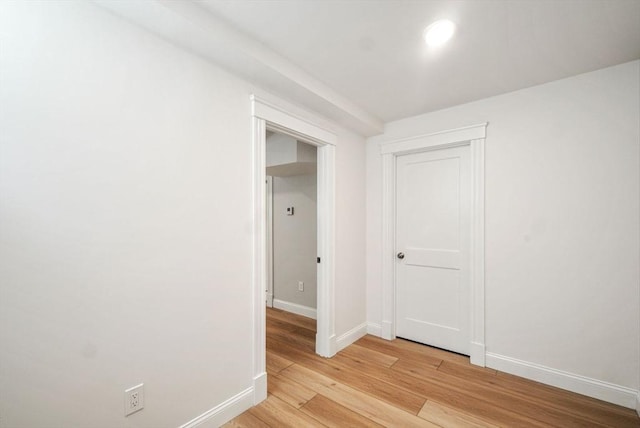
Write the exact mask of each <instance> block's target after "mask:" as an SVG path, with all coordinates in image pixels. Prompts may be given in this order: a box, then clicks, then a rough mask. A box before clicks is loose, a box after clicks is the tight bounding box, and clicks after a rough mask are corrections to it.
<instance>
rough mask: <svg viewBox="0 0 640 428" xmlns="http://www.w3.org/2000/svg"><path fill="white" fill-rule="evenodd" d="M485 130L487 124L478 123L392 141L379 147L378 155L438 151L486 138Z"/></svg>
mask: <svg viewBox="0 0 640 428" xmlns="http://www.w3.org/2000/svg"><path fill="white" fill-rule="evenodd" d="M486 128H487V123H480V124H478V125H471V126H465V127H463V128H456V129H450V130H446V131H440V132H435V133H433V134H425V135H418V136H415V137H409V138H403V139H400V140H392V141H388V142H385V143H382V144H381V145H380V154H383V155H384V154H394V155H396V156H398V155H400V154H408V153H412V152H414V151H415V152H421V151H424V150H425V149H428V148H433V147H437V148H439V149H440V148H443V147H445V146H447V145H449V144H452V143H453V144H455V143H457V142H462V141H471V140H480V139H484V138H486V134H487V133H486Z"/></svg>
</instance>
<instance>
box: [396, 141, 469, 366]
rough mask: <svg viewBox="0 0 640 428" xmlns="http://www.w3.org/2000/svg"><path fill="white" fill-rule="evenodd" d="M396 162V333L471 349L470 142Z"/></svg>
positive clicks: (460, 349)
mask: <svg viewBox="0 0 640 428" xmlns="http://www.w3.org/2000/svg"><path fill="white" fill-rule="evenodd" d="M396 162H397V163H396V174H397V176H396V186H397V187H396V198H397V199H396V248H397V252H398V253H400V252H402V253H404V258H403V259H400V258H398V259H396V262H397V264H396V335H397V336H399V337H404V338H407V339H411V340H415V341H418V342H422V343H426V344H430V345H433V346H438V347H441V348H445V349H449V350H452V351H455V352H460V353H463V354H469V338H470V335H469V330H470V318H469V311H470V308H469V300H470V299H469V297H470V296H469V294H470V284H469V236H470V164H469V147H468V146H464V147H455V148H448V149H442V150H435V151H429V152H423V153H416V154H410V155H404V156H398V157H397V161H396Z"/></svg>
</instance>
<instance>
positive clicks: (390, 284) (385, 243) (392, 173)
mask: <svg viewBox="0 0 640 428" xmlns="http://www.w3.org/2000/svg"><path fill="white" fill-rule="evenodd" d="M395 177H396V162H395V157H394V156H393V154H391V153H387V154H383V155H382V186H383V189H382V323H381V324H382V338H383V339H387V340H392V339H395V337H396V331H395V328H394V322H395V317H396V315H395V312H396V293H395V247H396V232H395V224H396V207H395V200H396V197H395V180H396V179H395Z"/></svg>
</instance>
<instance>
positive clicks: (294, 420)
mask: <svg viewBox="0 0 640 428" xmlns="http://www.w3.org/2000/svg"><path fill="white" fill-rule="evenodd" d="M285 370H286V369H285ZM248 412H249V413H251V414H252V415H253V416H255V417H256V418H258V419H260V420H261V421H262V422H264V423H265V424H267V425H269V426H271V427H274V428H276V427H277V428H281V427H282V428H299V427H312V428H324V425H323V424H321V423H320V422H318V421H317V420H315V419H313V418H312V417H310V416H307V415H306V414H304V413H302V412H300V411H298V409H296V408H295V407H291V406H290V405H288V404H287V403H285V402H284V401H282V400H280V399H279V398H278V397H276V396H274V395H269V396H268V397H267V399H266V400H264V401H263V402H262V403H260V404H258V405H257V406H255V407H252V408H251V409H249V410H248Z"/></svg>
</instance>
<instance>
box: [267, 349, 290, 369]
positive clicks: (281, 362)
mask: <svg viewBox="0 0 640 428" xmlns="http://www.w3.org/2000/svg"><path fill="white" fill-rule="evenodd" d="M291 364H293V361H289V360H287V359H286V358H284V357H281V356H280V355H277V354H274V353H272V352H267V371H268V372H271V373H276V374H277V373H279V372H280V370H282V369H286V368H287V367H289V366H290V365H291Z"/></svg>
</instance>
